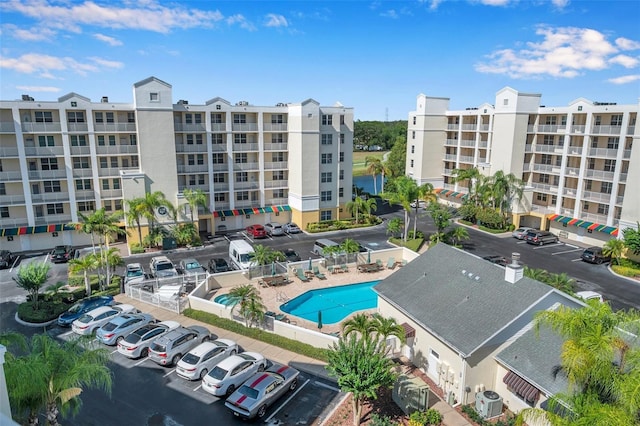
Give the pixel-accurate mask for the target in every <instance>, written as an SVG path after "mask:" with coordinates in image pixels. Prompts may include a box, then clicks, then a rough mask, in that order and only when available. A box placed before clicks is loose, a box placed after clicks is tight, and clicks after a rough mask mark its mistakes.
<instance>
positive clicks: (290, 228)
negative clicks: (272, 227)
mask: <svg viewBox="0 0 640 426" xmlns="http://www.w3.org/2000/svg"><path fill="white" fill-rule="evenodd" d="M282 228H283V229H284V232H286V233H287V234H299V233H300V232H302V230H301V229H300V228H299V227H298V225H296V224H295V223H293V222H289V223H285V224H284V225H283V226H282Z"/></svg>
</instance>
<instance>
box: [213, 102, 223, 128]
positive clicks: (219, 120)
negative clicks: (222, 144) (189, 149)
mask: <svg viewBox="0 0 640 426" xmlns="http://www.w3.org/2000/svg"><path fill="white" fill-rule="evenodd" d="M216 109H220V105H216ZM211 122H212V123H214V124H220V123H224V121H222V114H217V113H216V114H211Z"/></svg>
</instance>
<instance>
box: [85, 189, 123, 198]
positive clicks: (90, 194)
mask: <svg viewBox="0 0 640 426" xmlns="http://www.w3.org/2000/svg"><path fill="white" fill-rule="evenodd" d="M103 192H104V191H103ZM121 193H122V191H121ZM95 198H96V193H95V192H93V191H91V190H85V189H83V190H77V191H76V200H79V201H86V200H95Z"/></svg>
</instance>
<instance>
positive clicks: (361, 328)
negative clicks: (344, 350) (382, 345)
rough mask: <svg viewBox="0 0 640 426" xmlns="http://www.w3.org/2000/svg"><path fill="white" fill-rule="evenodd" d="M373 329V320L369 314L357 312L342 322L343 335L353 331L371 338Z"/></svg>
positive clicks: (345, 335)
mask: <svg viewBox="0 0 640 426" xmlns="http://www.w3.org/2000/svg"><path fill="white" fill-rule="evenodd" d="M373 331H374V324H373V321H372V320H371V318H370V317H369V315H367V314H363V313H360V314H355V315H354V316H352V317H351V318H349V319H348V320H346V321H344V322H343V323H342V335H343V336H344V337H347V336H348V335H349V334H351V333H358V334H359V335H360V336H361V337H363V338H365V339H369V338H370V337H371V333H372V332H373Z"/></svg>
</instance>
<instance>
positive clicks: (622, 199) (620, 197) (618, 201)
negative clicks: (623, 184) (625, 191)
mask: <svg viewBox="0 0 640 426" xmlns="http://www.w3.org/2000/svg"><path fill="white" fill-rule="evenodd" d="M623 201H624V195H618V196H617V197H616V204H617V205H620V206H621V205H622V202H623Z"/></svg>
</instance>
